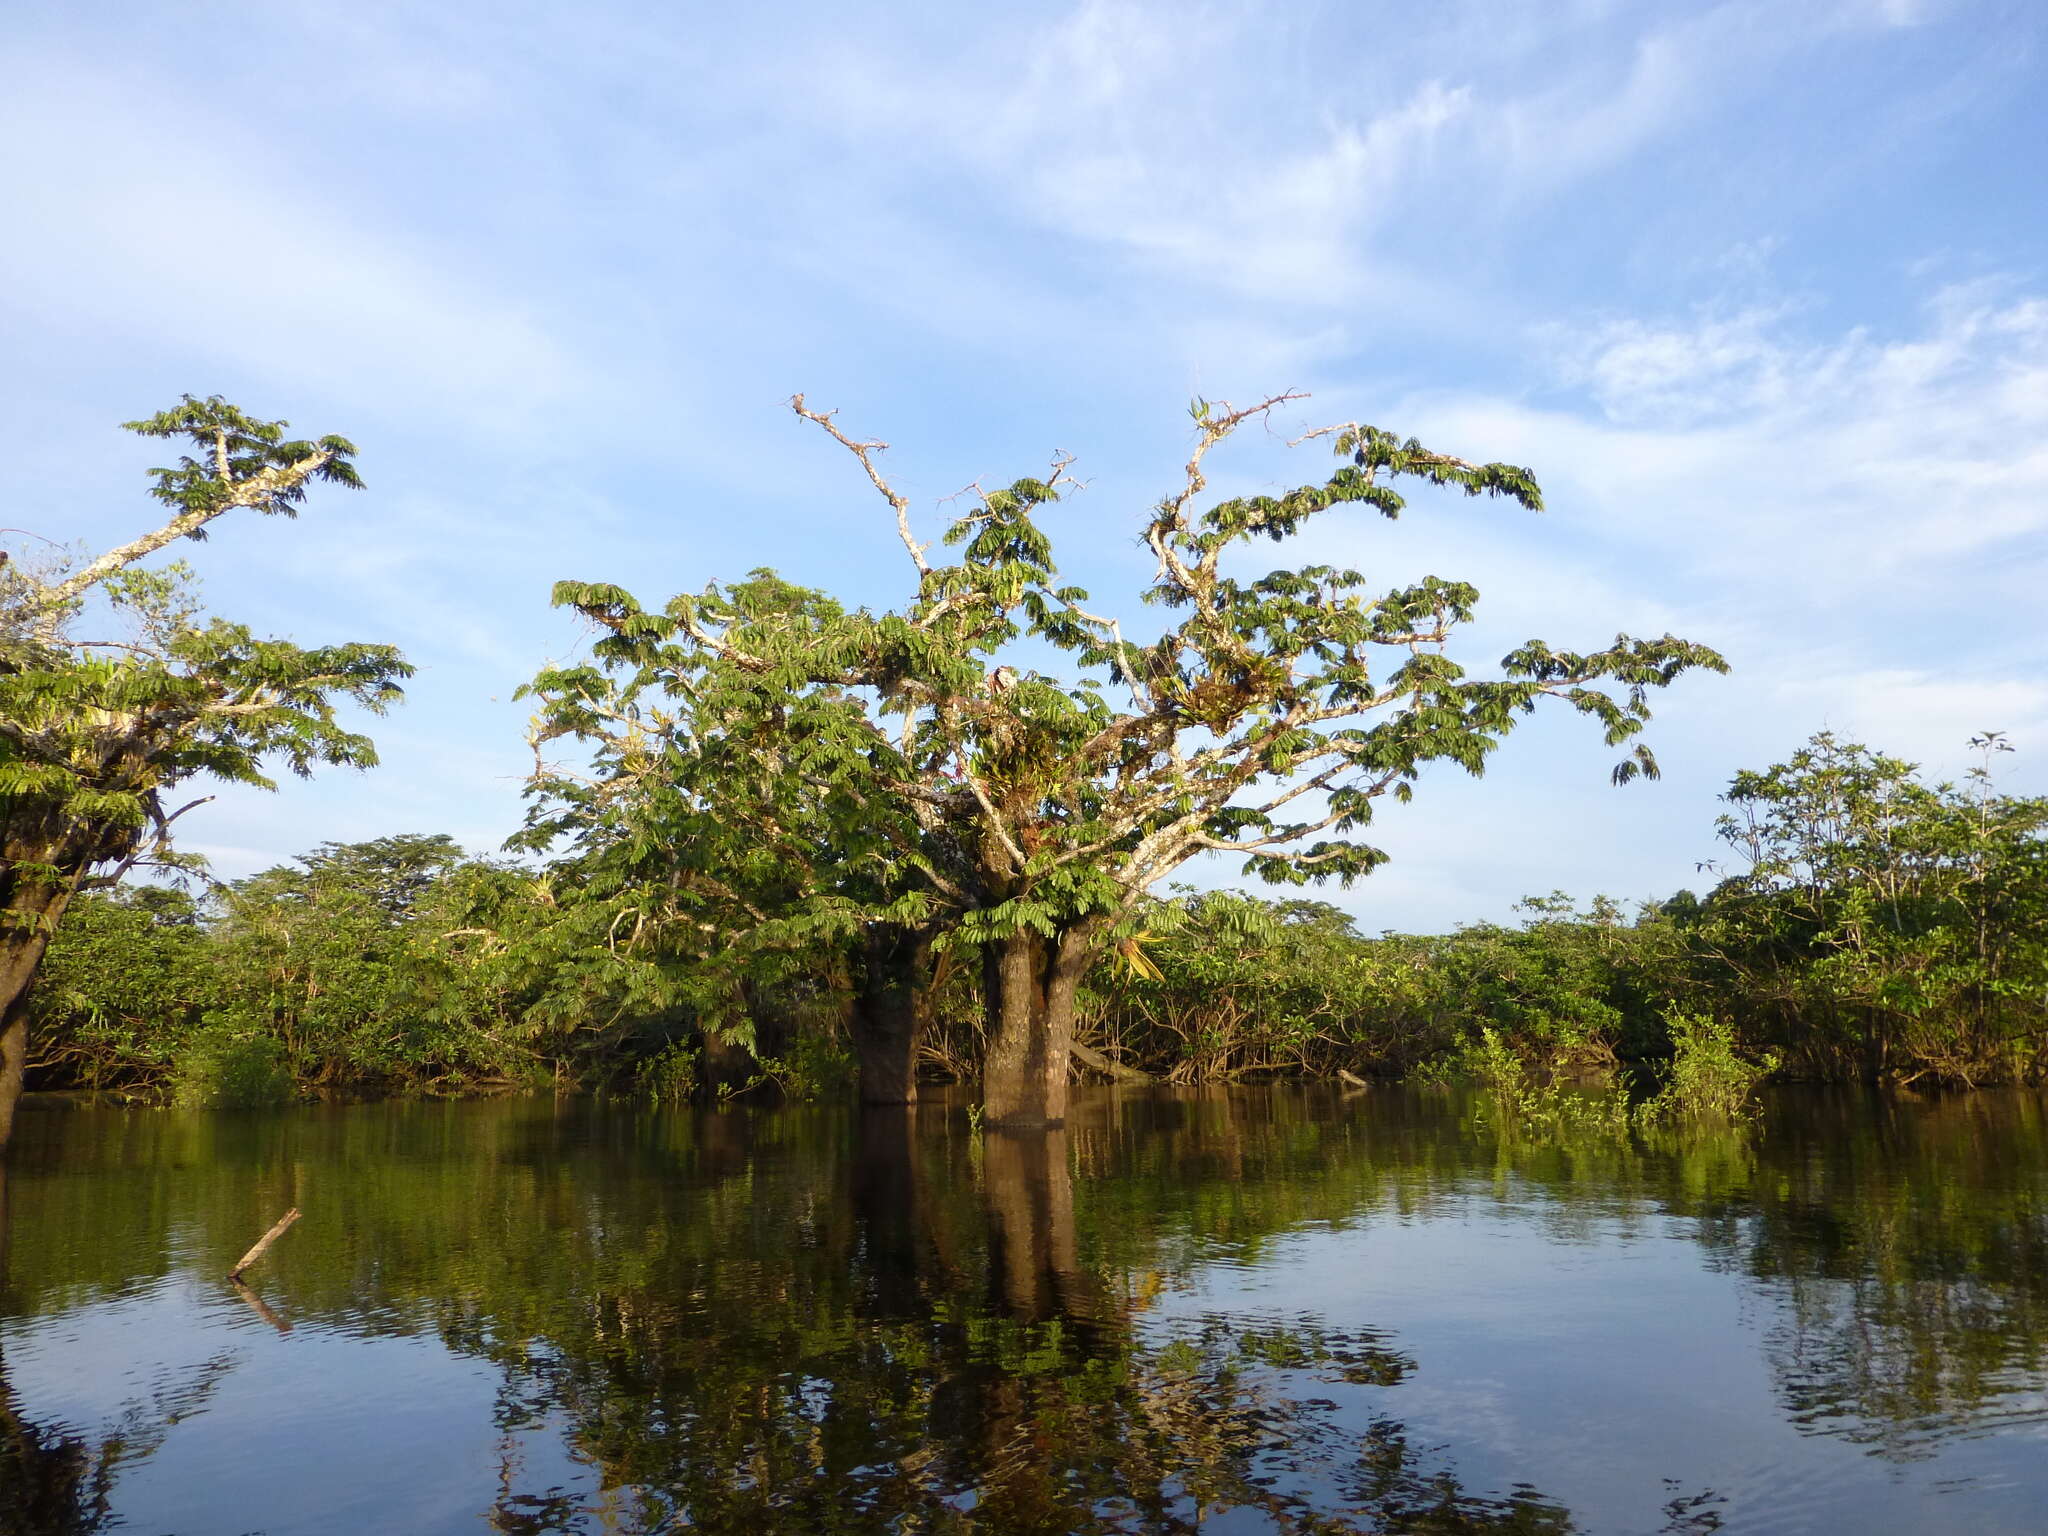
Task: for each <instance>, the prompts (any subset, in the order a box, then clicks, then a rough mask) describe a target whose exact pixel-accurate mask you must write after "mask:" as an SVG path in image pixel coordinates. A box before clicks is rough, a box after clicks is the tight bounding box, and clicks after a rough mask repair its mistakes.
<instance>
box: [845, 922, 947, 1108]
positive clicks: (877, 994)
mask: <svg viewBox="0 0 2048 1536" xmlns="http://www.w3.org/2000/svg"><path fill="white" fill-rule="evenodd" d="M930 957H931V942H930V940H929V939H927V938H926V937H925V936H924V935H923V934H921V933H918V932H917V931H915V930H914V929H909V928H899V927H894V926H887V925H881V924H877V925H876V926H875V927H873V928H872V929H871V930H870V931H869V933H868V935H867V937H866V939H865V940H864V941H863V944H862V953H861V974H860V983H859V993H858V995H857V997H856V998H855V1001H854V1014H853V1048H854V1053H855V1055H856V1057H857V1058H858V1061H859V1065H860V1098H861V1102H862V1103H863V1104H914V1103H916V1102H917V1047H918V1044H919V1042H920V1041H921V1040H922V1039H923V1038H924V1022H925V1021H924V1014H925V1008H926V1003H927V997H926V993H925V973H926V970H927V966H928V962H929V960H930Z"/></svg>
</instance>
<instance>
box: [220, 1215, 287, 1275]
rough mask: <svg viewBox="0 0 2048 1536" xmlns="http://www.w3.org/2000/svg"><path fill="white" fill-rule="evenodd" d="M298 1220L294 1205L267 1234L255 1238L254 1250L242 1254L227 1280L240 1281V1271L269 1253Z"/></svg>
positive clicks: (229, 1272) (278, 1219)
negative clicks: (271, 1247) (273, 1245)
mask: <svg viewBox="0 0 2048 1536" xmlns="http://www.w3.org/2000/svg"><path fill="white" fill-rule="evenodd" d="M298 1219H299V1208H298V1207H297V1206H296V1205H295V1206H293V1207H292V1208H291V1209H290V1210H288V1211H286V1212H285V1213H284V1214H283V1215H282V1216H280V1217H278V1218H277V1225H276V1226H274V1227H272V1228H271V1229H270V1230H269V1231H268V1232H266V1233H264V1234H263V1235H262V1236H261V1237H259V1238H257V1239H256V1246H255V1247H254V1248H251V1249H250V1250H249V1251H248V1252H247V1253H245V1254H243V1255H242V1257H241V1261H240V1262H239V1263H237V1264H236V1265H235V1267H234V1268H233V1269H231V1270H229V1271H228V1278H229V1279H230V1280H239V1279H241V1278H242V1271H243V1270H245V1269H247V1268H248V1267H249V1266H250V1265H251V1264H254V1263H255V1262H256V1261H257V1260H258V1259H260V1258H262V1257H263V1255H264V1254H265V1253H267V1252H268V1251H269V1249H270V1245H271V1244H272V1243H274V1242H276V1241H277V1240H278V1239H279V1238H280V1237H283V1236H284V1231H285V1228H286V1227H289V1226H290V1225H291V1224H292V1223H293V1222H295V1221H297V1220H298Z"/></svg>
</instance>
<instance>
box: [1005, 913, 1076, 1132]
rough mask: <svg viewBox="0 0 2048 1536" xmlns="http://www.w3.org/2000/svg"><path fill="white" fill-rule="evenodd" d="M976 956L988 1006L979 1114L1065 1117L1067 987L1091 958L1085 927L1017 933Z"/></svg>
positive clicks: (1013, 1119) (1017, 1122) (1070, 1025)
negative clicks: (1054, 933)
mask: <svg viewBox="0 0 2048 1536" xmlns="http://www.w3.org/2000/svg"><path fill="white" fill-rule="evenodd" d="M982 955H983V962H982V963H983V967H984V984H985V987H984V989H985V991H986V994H987V1003H988V1012H989V1029H988V1055H987V1057H986V1058H985V1059H984V1060H983V1063H982V1073H981V1103H982V1113H983V1117H984V1119H985V1121H986V1123H987V1124H989V1125H992V1126H1008V1127H1013V1128H1023V1127H1033V1126H1053V1125H1059V1124H1061V1123H1062V1122H1063V1121H1064V1120H1065V1119H1066V1117H1067V1067H1068V1058H1069V1056H1070V1055H1071V1054H1072V1048H1073V1040H1074V994H1075V993H1076V992H1077V991H1079V990H1080V986H1081V977H1082V976H1083V974H1085V973H1086V971H1087V969H1088V962H1089V961H1090V960H1091V959H1092V958H1093V957H1094V944H1093V937H1092V933H1091V932H1090V931H1088V930H1085V929H1080V928H1075V929H1069V930H1067V931H1066V932H1064V933H1062V934H1061V935H1060V936H1059V937H1058V938H1056V939H1046V938H1043V937H1041V936H1040V935H1038V934H1036V933H1029V932H1026V933H1019V934H1016V935H1013V936H1012V937H1010V938H1008V939H1005V940H1002V941H1001V942H999V943H995V944H991V945H989V946H987V947H986V948H985V949H984V950H983V951H982Z"/></svg>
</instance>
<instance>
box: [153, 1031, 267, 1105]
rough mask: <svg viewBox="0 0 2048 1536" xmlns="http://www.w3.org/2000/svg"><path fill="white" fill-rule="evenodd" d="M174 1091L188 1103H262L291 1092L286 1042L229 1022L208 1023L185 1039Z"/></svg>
mask: <svg viewBox="0 0 2048 1536" xmlns="http://www.w3.org/2000/svg"><path fill="white" fill-rule="evenodd" d="M172 1091H173V1097H174V1098H175V1099H176V1101H177V1103H179V1104H180V1105H182V1106H184V1107H185V1108H187V1109H264V1108H268V1107H270V1106H273V1105H278V1104H288V1103H290V1102H291V1100H292V1097H293V1086H292V1075H291V1073H290V1072H289V1071H288V1070H287V1069H286V1066H285V1057H284V1047H283V1046H281V1045H280V1044H279V1043H278V1042H277V1040H275V1039H274V1038H272V1037H271V1036H269V1035H265V1034H258V1033H255V1032H253V1031H248V1030H244V1029H237V1028H236V1027H234V1026H233V1025H230V1024H214V1025H209V1026H208V1027H206V1028H204V1029H201V1030H199V1031H197V1032H196V1033H194V1034H193V1035H191V1036H190V1037H189V1038H187V1039H186V1040H185V1041H184V1042H182V1046H181V1049H180V1050H179V1053H178V1063H177V1067H176V1070H175V1073H174V1075H173V1090H172Z"/></svg>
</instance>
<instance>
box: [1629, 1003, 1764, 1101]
mask: <svg viewBox="0 0 2048 1536" xmlns="http://www.w3.org/2000/svg"><path fill="white" fill-rule="evenodd" d="M1664 1019H1665V1023H1666V1024H1667V1025H1669V1027H1670V1030H1671V1065H1670V1068H1669V1070H1668V1074H1667V1076H1666V1078H1665V1082H1664V1087H1663V1089H1662V1090H1661V1091H1660V1092H1659V1093H1658V1094H1657V1096H1656V1097H1655V1098H1653V1099H1650V1100H1648V1101H1647V1102H1645V1103H1644V1104H1642V1105H1640V1106H1639V1108H1638V1113H1639V1115H1640V1117H1641V1118H1642V1119H1643V1121H1644V1122H1645V1123H1649V1122H1652V1121H1656V1120H1679V1119H1688V1118H1690V1119H1715V1120H1737V1119H1741V1118H1743V1117H1744V1116H1747V1115H1751V1114H1753V1113H1755V1111H1756V1103H1755V1093H1756V1090H1757V1087H1758V1085H1759V1084H1761V1083H1762V1082H1763V1080H1764V1079H1765V1078H1766V1077H1768V1076H1770V1074H1771V1073H1772V1072H1774V1071H1776V1070H1777V1066H1778V1058H1777V1057H1776V1056H1773V1055H1770V1054H1768V1053H1766V1054H1765V1055H1764V1056H1762V1057H1761V1058H1759V1059H1758V1060H1756V1061H1750V1060H1748V1059H1746V1058H1745V1057H1744V1056H1743V1055H1742V1054H1741V1053H1740V1051H1739V1050H1738V1048H1737V1045H1736V1039H1735V1026H1734V1025H1732V1024H1728V1023H1724V1022H1723V1021H1721V1020H1719V1019H1715V1018H1713V1017H1712V1016H1711V1015H1708V1014H1704V1013H1682V1012H1680V1011H1679V1010H1678V1009H1676V1008H1673V1009H1671V1010H1669V1011H1668V1012H1667V1013H1666V1014H1665V1015H1664Z"/></svg>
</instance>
